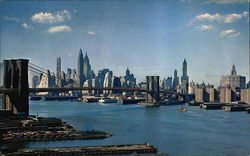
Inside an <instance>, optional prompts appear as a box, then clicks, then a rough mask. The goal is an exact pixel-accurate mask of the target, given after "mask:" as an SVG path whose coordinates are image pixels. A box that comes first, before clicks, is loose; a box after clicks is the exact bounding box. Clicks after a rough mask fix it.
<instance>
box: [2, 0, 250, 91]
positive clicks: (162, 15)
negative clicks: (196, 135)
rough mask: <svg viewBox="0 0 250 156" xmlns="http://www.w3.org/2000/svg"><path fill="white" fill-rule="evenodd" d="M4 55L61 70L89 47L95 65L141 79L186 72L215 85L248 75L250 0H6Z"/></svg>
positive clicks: (95, 69)
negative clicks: (234, 75) (59, 63)
mask: <svg viewBox="0 0 250 156" xmlns="http://www.w3.org/2000/svg"><path fill="white" fill-rule="evenodd" d="M0 19H1V20H0V41H1V42H0V59H1V60H4V59H12V58H27V59H29V60H30V62H32V63H34V64H37V65H39V66H41V67H43V68H46V69H50V70H51V71H55V69H56V57H59V56H60V57H61V58H62V69H63V70H64V71H66V69H67V68H76V65H77V56H78V53H79V49H80V48H82V50H83V51H84V52H86V51H87V53H88V56H89V59H90V63H91V66H92V68H93V70H94V72H95V73H97V71H98V70H100V69H103V68H109V69H110V70H112V71H113V72H114V74H115V75H117V76H122V75H125V70H126V68H127V67H129V69H130V71H131V72H132V73H134V75H135V77H136V78H137V80H138V81H141V80H145V76H147V75H159V76H160V78H161V79H163V78H166V77H168V76H173V73H174V70H175V69H177V71H178V76H181V74H182V63H183V60H184V58H186V60H187V63H188V75H189V79H190V80H193V81H194V82H197V83H201V82H202V81H204V82H205V83H210V84H214V85H215V86H217V85H218V84H219V81H220V77H221V76H222V75H228V74H230V71H231V68H232V65H233V64H235V66H236V70H237V73H238V74H239V75H243V76H246V77H247V81H248V80H249V79H248V75H249V57H248V56H249V0H82V1H81V0H75V1H69V0H68V1H67V0H62V1H60V0H54V1H53V0H50V1H43V2H41V1H27V0H26V1H25V0H20V1H17V0H16V1H15V0H9V1H8V0H0Z"/></svg>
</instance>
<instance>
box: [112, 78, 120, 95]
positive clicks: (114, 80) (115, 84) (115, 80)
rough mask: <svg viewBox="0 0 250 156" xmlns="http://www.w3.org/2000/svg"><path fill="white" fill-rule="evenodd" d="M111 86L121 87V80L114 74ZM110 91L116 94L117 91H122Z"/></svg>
mask: <svg viewBox="0 0 250 156" xmlns="http://www.w3.org/2000/svg"><path fill="white" fill-rule="evenodd" d="M111 87H115V88H120V87H121V80H120V78H119V77H116V76H113V77H112V83H111ZM112 93H113V94H118V93H122V91H120V90H113V91H112Z"/></svg>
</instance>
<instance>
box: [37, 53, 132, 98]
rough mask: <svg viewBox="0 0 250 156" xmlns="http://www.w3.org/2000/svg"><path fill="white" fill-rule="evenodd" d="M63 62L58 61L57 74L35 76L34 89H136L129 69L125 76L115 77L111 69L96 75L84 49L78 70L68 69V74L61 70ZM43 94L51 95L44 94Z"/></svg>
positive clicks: (94, 93) (89, 92)
mask: <svg viewBox="0 0 250 156" xmlns="http://www.w3.org/2000/svg"><path fill="white" fill-rule="evenodd" d="M61 65H62V61H61V58H60V57H58V58H57V59H56V74H54V73H51V72H50V71H49V70H47V71H46V72H44V73H42V74H41V75H40V77H39V76H37V75H35V76H33V79H32V87H33V88H36V87H37V88H52V87H124V88H135V86H136V78H135V77H134V74H132V73H130V70H129V68H127V70H126V72H125V75H124V76H119V77H118V76H115V75H114V74H113V72H112V71H111V70H109V69H106V68H104V69H102V70H99V71H98V74H97V75H96V74H95V73H94V71H93V70H92V68H91V64H90V61H89V57H88V54H87V52H86V53H85V56H84V57H83V52H82V49H80V51H79V55H78V59H77V67H76V69H77V70H76V69H70V68H68V69H67V73H65V72H64V71H62V69H61ZM83 93H84V94H89V95H96V94H100V93H106V94H109V93H112V94H116V93H119V91H104V92H103V91H84V92H83ZM42 94H49V93H48V92H44V93H42Z"/></svg>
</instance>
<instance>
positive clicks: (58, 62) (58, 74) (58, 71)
mask: <svg viewBox="0 0 250 156" xmlns="http://www.w3.org/2000/svg"><path fill="white" fill-rule="evenodd" d="M61 69H62V67H61V57H57V58H56V86H57V87H61V85H60V81H61Z"/></svg>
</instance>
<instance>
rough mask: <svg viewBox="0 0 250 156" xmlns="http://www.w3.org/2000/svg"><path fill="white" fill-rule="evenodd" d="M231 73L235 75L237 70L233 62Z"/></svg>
mask: <svg viewBox="0 0 250 156" xmlns="http://www.w3.org/2000/svg"><path fill="white" fill-rule="evenodd" d="M231 75H237V72H236V69H235V65H234V64H233V67H232V71H231Z"/></svg>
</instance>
